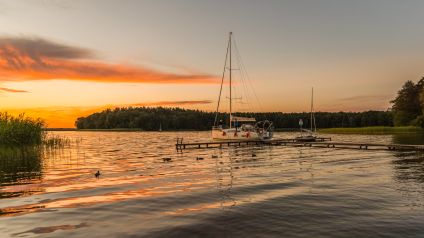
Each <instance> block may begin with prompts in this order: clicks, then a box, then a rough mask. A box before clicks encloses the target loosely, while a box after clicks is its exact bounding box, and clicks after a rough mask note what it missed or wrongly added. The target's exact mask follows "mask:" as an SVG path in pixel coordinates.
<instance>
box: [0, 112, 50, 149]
mask: <svg viewBox="0 0 424 238" xmlns="http://www.w3.org/2000/svg"><path fill="white" fill-rule="evenodd" d="M44 125H45V124H44V121H42V120H41V119H39V118H37V119H33V118H29V117H26V116H25V115H24V114H20V115H19V116H12V115H10V114H8V113H7V112H0V145H7V146H24V145H40V144H42V142H43V139H44V137H45V132H44V131H43V127H44Z"/></svg>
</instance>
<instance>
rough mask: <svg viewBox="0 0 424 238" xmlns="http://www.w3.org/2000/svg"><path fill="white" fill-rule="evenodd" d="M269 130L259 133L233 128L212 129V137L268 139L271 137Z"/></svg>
mask: <svg viewBox="0 0 424 238" xmlns="http://www.w3.org/2000/svg"><path fill="white" fill-rule="evenodd" d="M271 137H272V135H271V134H270V133H269V132H265V133H263V134H259V133H257V132H254V131H241V130H240V129H238V130H237V131H236V129H235V128H232V129H212V139H214V140H266V139H271Z"/></svg>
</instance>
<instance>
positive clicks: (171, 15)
mask: <svg viewBox="0 0 424 238" xmlns="http://www.w3.org/2000/svg"><path fill="white" fill-rule="evenodd" d="M422 9H424V1H422V0H407V1H398V0H355V1H350V0H296V1H294V0H290V1H289V0H279V1H277V0H275V1H267V0H265V1H253V0H245V1H241V0H228V1H227V0H222V1H221V0H216V1H206V0H168V1H162V0H152V1H148V0H146V1H143V0H140V1H125V0H121V1H117V0H116V1H108V0H86V1H82V0H72V1H70V0H69V1H68V0H10V1H6V0H0V102H1V103H0V111H8V112H10V113H12V114H19V113H23V112H25V113H26V115H28V116H35V117H41V118H43V119H45V120H46V122H47V124H48V126H49V127H74V121H75V119H76V118H78V117H81V116H86V115H89V114H91V113H93V112H96V111H101V110H103V109H106V108H113V107H123V106H166V107H184V108H189V109H201V110H208V111H214V110H215V109H216V104H217V99H218V93H219V87H220V82H221V76H222V71H223V66H224V60H225V54H226V47H227V42H228V35H229V32H230V31H232V32H234V39H235V42H236V46H237V49H238V52H239V53H240V55H241V58H242V61H243V66H244V67H245V68H246V70H247V72H248V78H247V80H246V77H245V78H244V81H243V80H241V79H239V81H237V75H240V73H239V72H237V68H235V69H234V71H232V72H234V73H233V75H234V79H235V81H234V82H235V83H234V84H233V86H234V90H235V88H241V89H240V90H238V91H237V90H235V91H234V92H235V94H236V95H235V98H236V100H234V104H235V110H239V111H243V110H244V111H246V110H254V111H281V112H303V111H309V110H310V108H309V107H310V100H311V99H310V98H311V88H312V87H313V88H314V107H315V110H316V111H365V110H387V109H388V108H389V107H390V100H391V99H393V98H394V96H395V94H396V92H397V91H398V90H399V89H400V87H401V86H402V85H403V83H404V82H405V81H407V80H412V81H418V80H419V79H420V78H421V77H422V76H423V65H422V62H424V47H423V44H424V27H422V23H423V22H424V14H422ZM233 52H234V51H233ZM235 59H236V57H234V60H235ZM234 64H235V63H234ZM235 65H237V64H235ZM243 82H244V83H245V84H243ZM246 85H247V86H246ZM227 86H228V83H225V84H224V89H228V87H227ZM243 88H244V89H246V88H247V90H246V91H248V93H243V90H242V89H243ZM237 93H238V94H237ZM233 96H234V95H233ZM238 96H239V97H238ZM227 97H228V90H224V92H223V97H222V100H223V102H222V105H223V107H221V109H220V110H224V111H225V110H226V109H228V101H229V100H228V99H227ZM252 98H253V99H252ZM238 99H241V100H240V103H238V101H239V100H238ZM241 101H249V104H248V105H249V107H246V106H244V105H246V104H242V103H241ZM237 104H238V106H239V107H238V108H237ZM253 104H255V105H254V106H252V105H253Z"/></svg>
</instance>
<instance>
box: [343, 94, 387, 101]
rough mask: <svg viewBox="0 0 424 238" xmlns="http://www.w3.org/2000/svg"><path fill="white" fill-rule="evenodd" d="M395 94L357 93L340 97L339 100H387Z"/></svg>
mask: <svg viewBox="0 0 424 238" xmlns="http://www.w3.org/2000/svg"><path fill="white" fill-rule="evenodd" d="M391 97H393V95H390V94H384V95H357V96H352V97H346V98H340V99H339V101H345V102H364V101H373V102H375V101H387V100H389V99H390V98H391Z"/></svg>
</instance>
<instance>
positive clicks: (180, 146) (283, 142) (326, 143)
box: [175, 138, 424, 151]
mask: <svg viewBox="0 0 424 238" xmlns="http://www.w3.org/2000/svg"><path fill="white" fill-rule="evenodd" d="M254 145H268V146H293V147H320V148H339V149H360V150H396V151H424V145H404V144H379V143H349V142H333V141H331V138H317V141H315V142H300V141H297V140H296V139H273V140H268V141H261V140H237V141H236V140H229V141H208V142H192V143H183V139H182V138H178V139H177V143H176V144H175V147H176V149H177V150H184V149H202V148H203V149H204V148H223V147H230V146H254Z"/></svg>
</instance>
